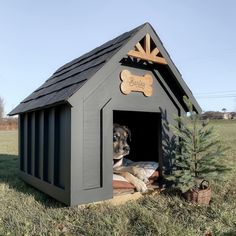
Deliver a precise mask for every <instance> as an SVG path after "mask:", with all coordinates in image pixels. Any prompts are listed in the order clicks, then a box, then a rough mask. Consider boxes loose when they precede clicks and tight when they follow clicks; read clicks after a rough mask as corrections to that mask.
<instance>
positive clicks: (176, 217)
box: [0, 121, 236, 236]
mask: <svg viewBox="0 0 236 236" xmlns="http://www.w3.org/2000/svg"><path fill="white" fill-rule="evenodd" d="M213 125H214V126H215V127H216V129H217V131H218V133H219V134H220V137H221V139H222V142H223V143H225V144H227V145H228V146H230V147H231V148H230V149H229V150H228V151H227V155H226V157H225V158H224V159H223V160H221V162H223V163H224V164H225V165H226V166H227V167H230V168H231V171H228V172H226V173H221V172H219V173H218V175H217V176H216V178H215V179H214V180H213V181H212V188H213V199H212V201H211V204H210V205H209V206H198V205H192V204H189V203H187V202H185V201H184V200H183V199H182V198H181V197H180V196H179V195H178V193H174V192H173V191H165V192H163V193H162V194H160V195H158V194H156V195H152V196H145V197H143V198H141V199H140V200H137V201H133V202H129V203H126V204H124V205H122V206H112V205H109V204H108V203H101V204H96V205H94V204H91V205H87V206H82V207H65V206H64V205H63V204H61V203H59V202H57V201H55V200H53V199H52V198H50V197H48V196H46V195H45V194H43V193H41V192H39V191H37V190H35V189H34V188H32V187H30V186H29V185H27V184H25V183H24V182H23V181H21V180H20V179H19V178H18V176H17V165H18V157H17V132H12V131H10V132H3V131H1V132H0V235H165V236H166V235H167V236H168V235H171V236H174V235H179V236H181V235H184V236H187V235H205V234H206V233H207V232H211V233H212V234H213V235H225V236H226V235H236V184H235V183H236V145H235V144H236V121H214V123H213Z"/></svg>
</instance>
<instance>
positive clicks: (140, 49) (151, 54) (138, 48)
mask: <svg viewBox="0 0 236 236" xmlns="http://www.w3.org/2000/svg"><path fill="white" fill-rule="evenodd" d="M159 53H160V50H159V49H158V48H157V47H156V45H155V48H154V49H152V50H151V36H150V34H146V36H145V38H144V45H143V46H142V44H141V43H140V42H138V43H137V44H136V45H135V50H130V51H129V52H128V56H130V57H134V58H138V59H142V60H145V61H151V62H153V63H158V64H163V65H167V62H166V59H165V58H164V57H162V56H161V55H159V56H158V54H159Z"/></svg>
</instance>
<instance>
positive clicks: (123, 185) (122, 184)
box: [112, 171, 159, 189]
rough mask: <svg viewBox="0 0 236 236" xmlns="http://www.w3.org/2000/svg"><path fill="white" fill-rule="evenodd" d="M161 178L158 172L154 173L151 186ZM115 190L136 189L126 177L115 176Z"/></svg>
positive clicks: (150, 178)
mask: <svg viewBox="0 0 236 236" xmlns="http://www.w3.org/2000/svg"><path fill="white" fill-rule="evenodd" d="M158 176H159V172H158V171H154V172H153V174H152V175H151V176H150V177H149V181H150V182H149V184H153V183H154V182H155V181H156V180H157V179H158ZM112 186H113V189H134V188H135V187H134V185H133V184H131V183H129V182H128V181H127V180H126V179H125V178H124V177H122V176H120V175H116V174H113V181H112Z"/></svg>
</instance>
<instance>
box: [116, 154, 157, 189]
mask: <svg viewBox="0 0 236 236" xmlns="http://www.w3.org/2000/svg"><path fill="white" fill-rule="evenodd" d="M123 165H124V166H136V167H138V168H143V169H144V170H145V173H146V177H147V178H148V179H149V181H150V183H149V184H152V183H153V182H154V181H155V180H157V178H158V176H159V172H158V171H156V170H157V168H158V163H157V162H153V161H137V162H134V161H131V160H129V159H127V158H124V159H123ZM113 188H114V189H122V188H123V189H130V188H132V189H133V188H135V187H134V186H133V185H132V184H131V183H129V182H128V181H127V180H126V179H125V178H124V177H122V176H120V175H117V174H113Z"/></svg>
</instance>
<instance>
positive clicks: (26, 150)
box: [23, 113, 28, 172]
mask: <svg viewBox="0 0 236 236" xmlns="http://www.w3.org/2000/svg"><path fill="white" fill-rule="evenodd" d="M27 128H28V114H27V113H26V114H25V115H24V138H23V140H24V157H23V159H24V167H23V171H24V172H27V157H28V138H27V134H28V131H27Z"/></svg>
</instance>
